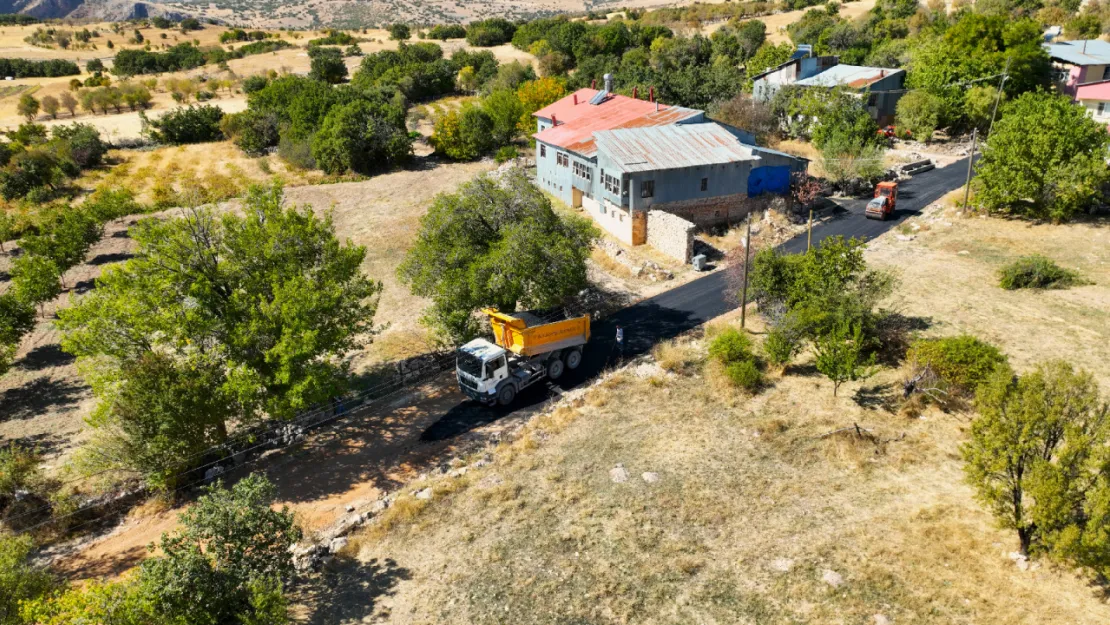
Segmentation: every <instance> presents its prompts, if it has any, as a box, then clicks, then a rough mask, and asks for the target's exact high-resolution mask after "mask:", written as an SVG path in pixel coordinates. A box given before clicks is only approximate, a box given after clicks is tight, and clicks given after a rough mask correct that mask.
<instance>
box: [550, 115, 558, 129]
mask: <svg viewBox="0 0 1110 625" xmlns="http://www.w3.org/2000/svg"><path fill="white" fill-rule="evenodd" d="M558 125H559V120H557V119H555V113H552V114H551V127H552V128H554V127H555V126H558Z"/></svg>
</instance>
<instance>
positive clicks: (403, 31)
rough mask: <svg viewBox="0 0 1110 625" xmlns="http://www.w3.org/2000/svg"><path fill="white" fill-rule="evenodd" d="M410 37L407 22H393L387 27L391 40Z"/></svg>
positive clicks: (410, 33) (410, 30)
mask: <svg viewBox="0 0 1110 625" xmlns="http://www.w3.org/2000/svg"><path fill="white" fill-rule="evenodd" d="M410 37H412V29H410V28H409V25H408V24H393V25H391V26H390V27H389V38H390V39H392V40H393V41H405V40H406V39H408V38H410Z"/></svg>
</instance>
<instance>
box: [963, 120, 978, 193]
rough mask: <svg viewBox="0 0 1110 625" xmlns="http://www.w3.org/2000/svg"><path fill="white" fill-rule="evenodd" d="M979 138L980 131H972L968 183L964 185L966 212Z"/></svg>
mask: <svg viewBox="0 0 1110 625" xmlns="http://www.w3.org/2000/svg"><path fill="white" fill-rule="evenodd" d="M978 138H979V129H978V128H972V129H971V155H970V156H968V157H967V182H966V183H964V184H965V187H964V211H967V199H968V196H969V195H971V164H972V163H974V162H975V142H976V140H977V139H978Z"/></svg>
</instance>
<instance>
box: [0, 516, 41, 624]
mask: <svg viewBox="0 0 1110 625" xmlns="http://www.w3.org/2000/svg"><path fill="white" fill-rule="evenodd" d="M33 547H34V545H33V544H32V543H31V537H30V536H8V535H3V534H0V623H4V625H9V624H11V625H18V624H19V623H23V622H25V621H23V619H21V618H20V616H19V608H20V603H23V602H27V601H34V600H36V599H38V598H39V597H42V596H44V595H46V594H47V593H48V592H50V590H51V589H52V588H53V587H54V585H55V580H54V577H53V576H52V575H50V573H49V572H47V571H46V570H45V569H42V568H39V567H37V566H34V565H33V564H31V551H32V550H33ZM26 622H32V621H26Z"/></svg>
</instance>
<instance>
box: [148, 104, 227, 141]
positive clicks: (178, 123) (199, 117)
mask: <svg viewBox="0 0 1110 625" xmlns="http://www.w3.org/2000/svg"><path fill="white" fill-rule="evenodd" d="M223 116H224V112H223V111H222V110H221V109H220V107H218V106H213V105H204V106H189V107H186V108H178V109H174V110H172V111H170V112H169V113H166V114H165V115H163V116H162V117H160V118H158V119H156V120H154V121H151V122H149V123H150V126H151V127H153V131H151V133H150V134H151V136H152V137H153V138H154V139H155V140H156V141H160V142H162V143H172V144H175V145H177V144H182V143H203V142H205V141H218V140H219V139H220V138H221V137H223V133H222V132H221V131H220V120H221V119H222V118H223Z"/></svg>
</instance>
